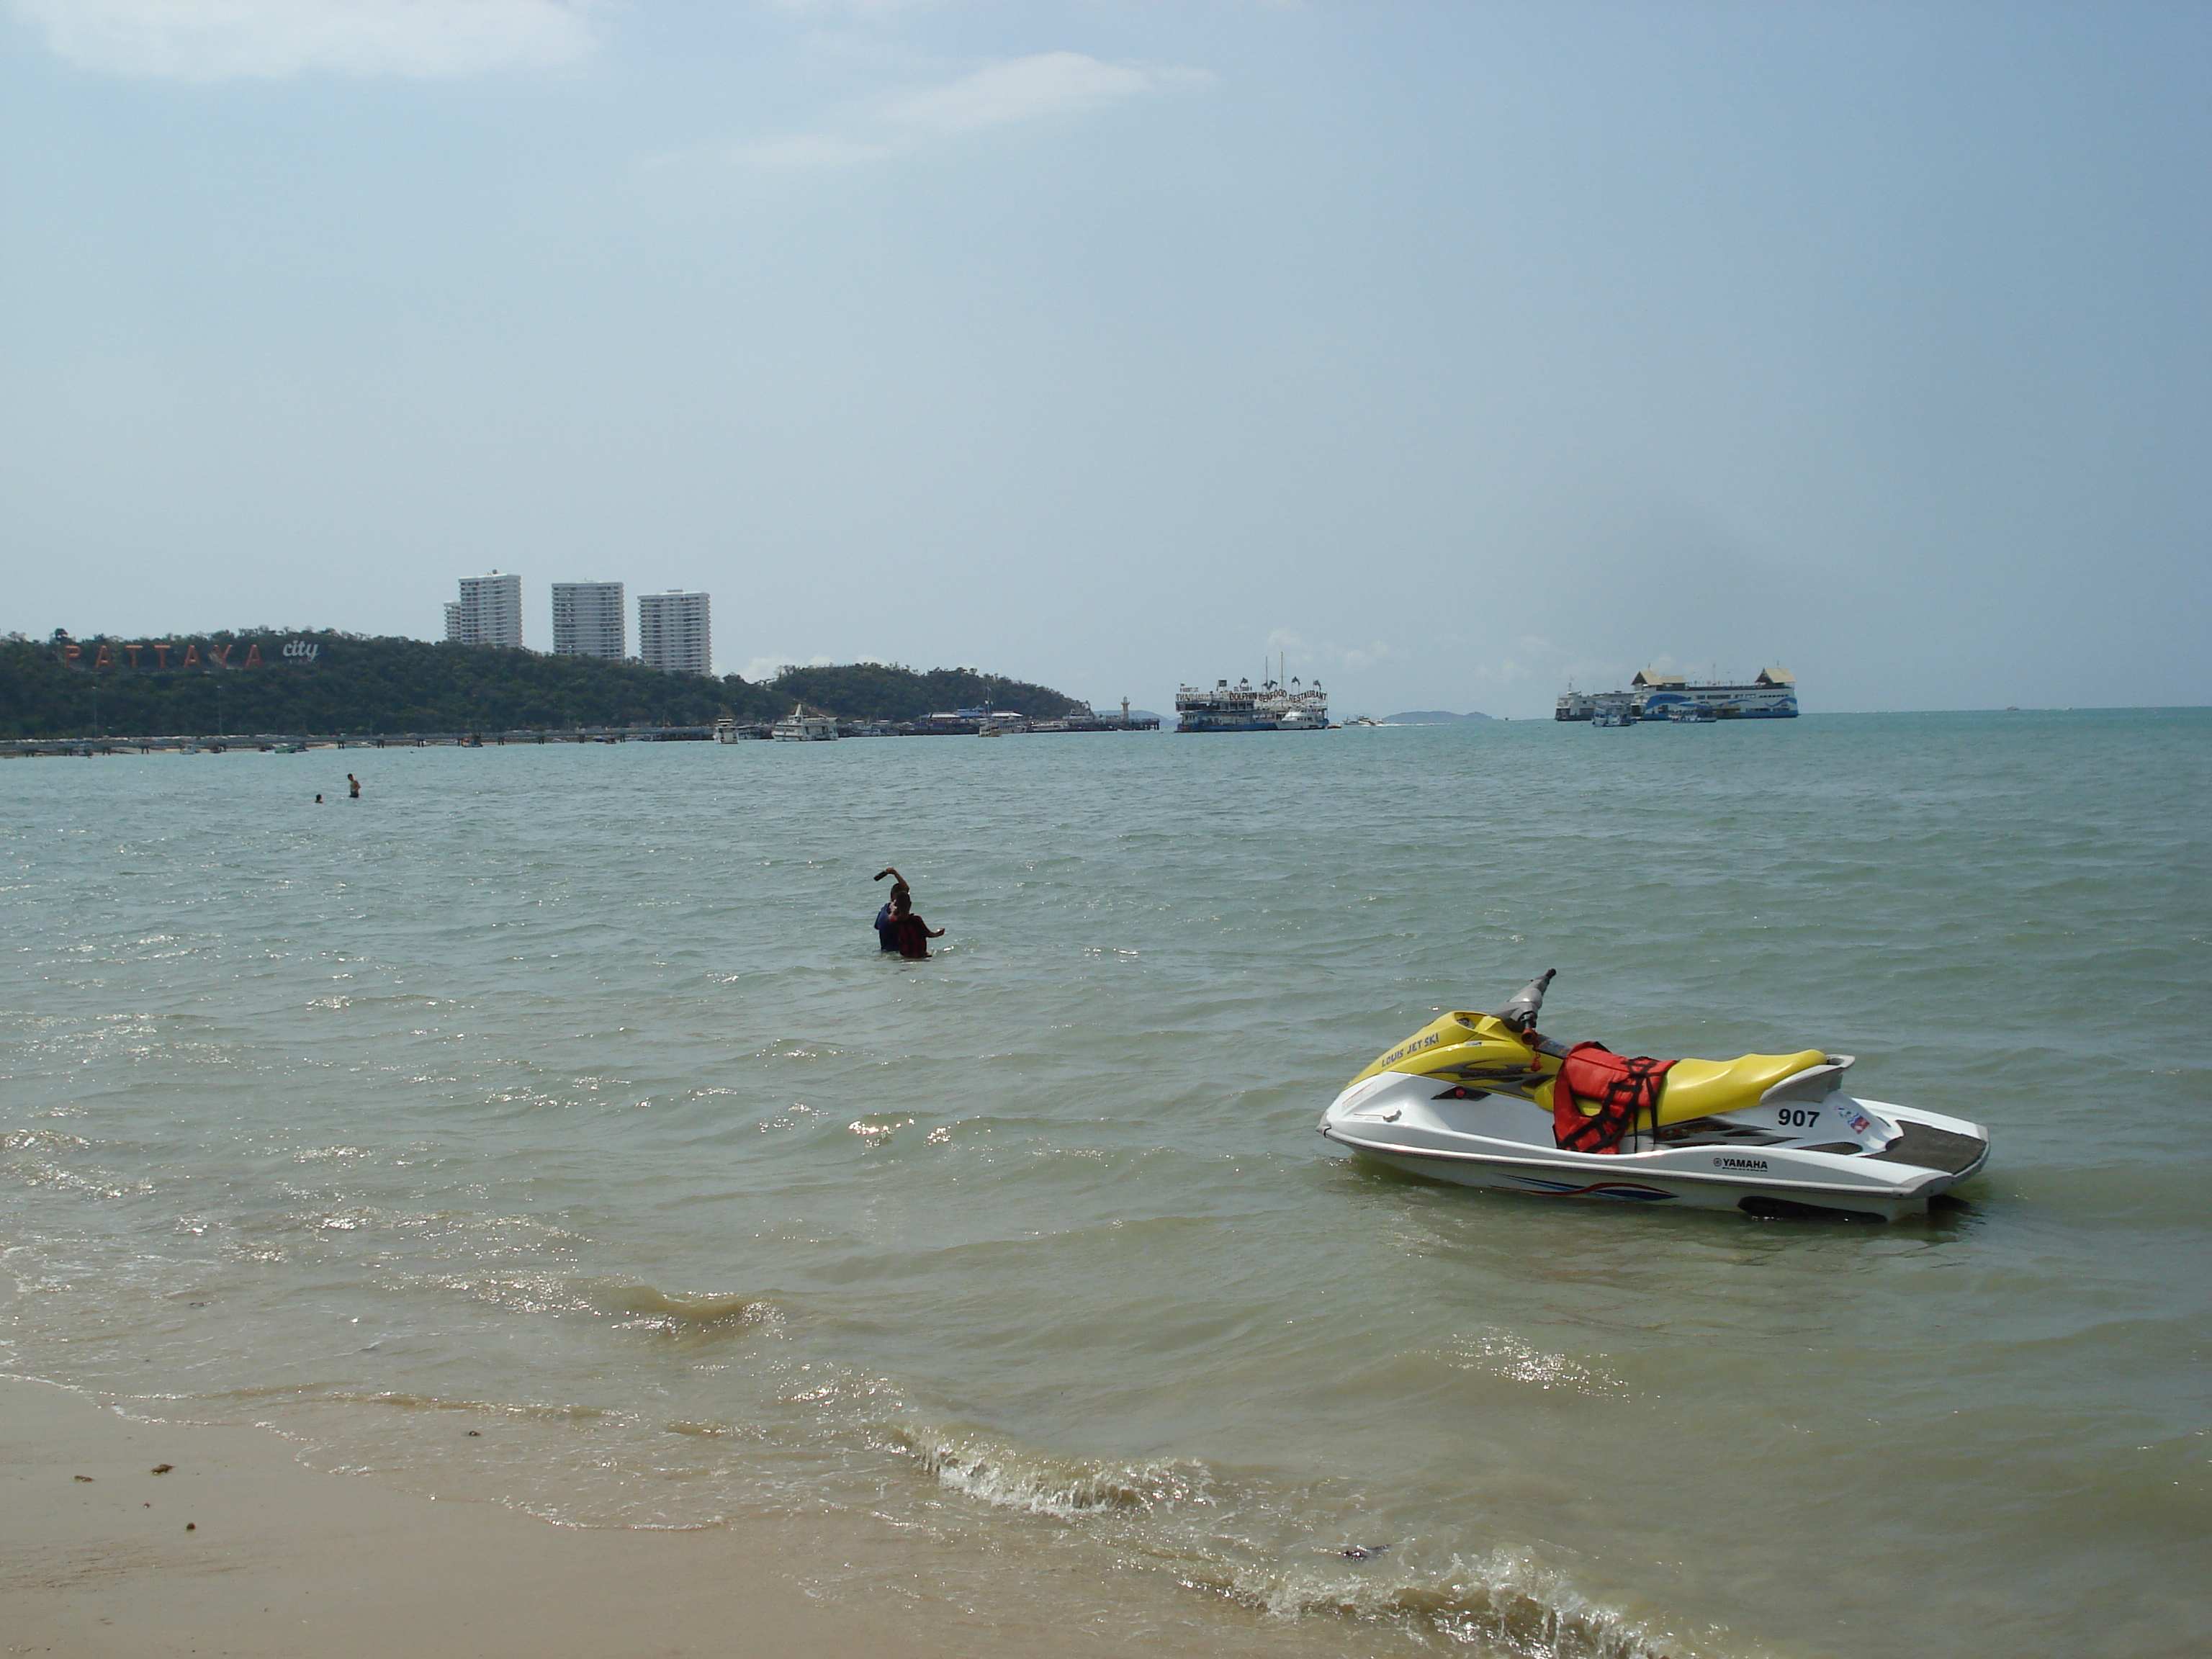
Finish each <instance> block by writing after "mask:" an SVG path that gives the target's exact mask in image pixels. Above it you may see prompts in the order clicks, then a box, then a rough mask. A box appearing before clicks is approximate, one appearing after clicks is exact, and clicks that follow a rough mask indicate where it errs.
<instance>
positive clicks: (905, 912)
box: [890, 893, 945, 960]
mask: <svg viewBox="0 0 2212 1659" xmlns="http://www.w3.org/2000/svg"><path fill="white" fill-rule="evenodd" d="M890 910H891V936H892V937H893V938H894V939H896V940H897V941H898V953H899V954H900V955H901V956H902V957H909V958H921V959H923V960H927V957H928V956H929V941H930V940H932V939H943V938H944V937H945V930H944V929H943V928H942V927H931V926H930V925H929V924H928V923H927V922H926V921H923V920H922V919H921V917H920V916H918V915H915V913H914V899H913V896H911V895H910V894H906V893H902V894H900V895H899V896H897V897H896V898H895V899H893V900H892V901H891V904H890Z"/></svg>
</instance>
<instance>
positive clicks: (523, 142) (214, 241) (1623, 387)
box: [0, 0, 2212, 716]
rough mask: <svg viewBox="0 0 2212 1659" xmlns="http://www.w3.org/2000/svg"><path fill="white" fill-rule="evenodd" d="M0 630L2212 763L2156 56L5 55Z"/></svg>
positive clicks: (336, 12) (455, 34)
mask: <svg viewBox="0 0 2212 1659" xmlns="http://www.w3.org/2000/svg"><path fill="white" fill-rule="evenodd" d="M0 215H4V221H0V222H4V226H5V235H4V241H0V578H4V586H0V629H22V630H24V631H25V632H27V633H32V634H33V635H40V634H44V633H46V632H47V631H48V630H50V629H53V628H54V627H56V626H66V627H68V628H69V629H71V630H72V631H74V632H77V633H88V632H91V631H94V630H106V631H109V632H116V633H125V634H131V633H142V634H152V633H166V632H170V631H178V632H189V631H191V630H195V629H207V628H214V627H225V626H234V625H246V624H254V623H283V624H294V625H301V626H308V625H313V626H325V627H336V628H343V629H355V630H359V631H364V632H372V633H401V634H413V635H423V636H429V637H435V635H437V634H438V633H439V631H440V630H441V625H442V624H441V611H440V606H441V604H442V602H443V601H445V600H447V599H450V598H452V597H453V591H454V590H453V582H454V579H455V578H456V577H458V576H460V575H463V574H474V573H476V572H478V571H481V570H486V569H489V568H495V567H496V568H500V569H502V570H516V571H520V572H521V573H523V575H524V577H525V581H526V589H525V591H526V595H527V605H526V632H527V635H528V637H529V641H530V642H531V643H532V644H534V645H538V646H541V647H543V646H546V645H550V620H549V613H550V607H549V604H548V599H547V591H546V590H547V584H549V583H550V582H551V581H553V580H559V579H568V578H580V577H581V578H603V579H620V580H623V581H626V582H628V583H629V584H630V586H631V588H632V591H633V592H635V591H637V590H640V589H645V588H660V587H668V586H687V587H702V588H706V589H708V590H709V591H710V592H712V593H713V594H714V641H715V654H716V658H717V659H718V665H719V666H720V667H721V668H722V669H724V670H726V671H727V670H732V669H734V670H738V671H755V672H757V671H762V670H763V668H765V667H768V666H771V665H774V664H775V663H777V662H781V661H805V660H810V659H830V660H836V661H845V660H849V659H854V658H856V657H872V658H877V659H884V660H889V661H897V662H906V663H910V664H913V665H916V666H921V667H927V666H932V665H940V664H942V665H955V664H958V665H975V666H981V667H987V668H993V669H997V670H1000V671H1006V672H1008V673H1012V674H1017V675H1019V676H1022V677H1024V678H1035V679H1041V680H1043V681H1046V682H1048V683H1049V684H1054V685H1057V686H1060V687H1061V688H1062V689H1064V690H1069V691H1072V692H1074V693H1076V694H1078V695H1081V696H1091V697H1095V698H1097V699H1098V700H1100V701H1102V702H1105V701H1110V700H1115V699H1118V698H1120V697H1121V696H1130V697H1132V698H1133V699H1134V700H1135V701H1136V702H1138V703H1139V704H1140V705H1143V706H1148V707H1151V708H1162V707H1165V706H1168V705H1167V700H1168V699H1169V698H1170V697H1171V696H1172V695H1173V690H1174V686H1175V684H1176V681H1177V680H1178V679H1179V678H1192V679H1197V678H1205V679H1206V680H1208V681H1210V680H1212V678H1216V677H1218V676H1221V675H1229V676H1231V677H1232V678H1233V677H1234V676H1235V675H1237V673H1240V672H1255V673H1256V671H1258V669H1259V667H1260V664H1261V656H1262V653H1265V652H1267V651H1270V650H1278V649H1279V650H1287V651H1288V653H1289V657H1290V664H1291V671H1293V672H1304V673H1306V674H1309V675H1310V674H1314V673H1318V674H1320V675H1321V676H1322V678H1323V680H1324V682H1325V683H1326V684H1328V685H1329V687H1330V688H1331V690H1332V692H1333V693H1334V697H1333V705H1334V709H1335V711H1336V712H1337V713H1339V714H1352V713H1358V712H1360V711H1362V710H1366V711H1369V712H1372V713H1376V714H1383V713H1388V712H1390V711H1391V710H1394V709H1398V708H1455V709H1468V708H1482V709H1486V710H1488V711H1490V712H1492V713H1497V714H1514V715H1516V716H1519V715H1525V714H1541V713H1543V712H1546V711H1547V710H1548V709H1549V707H1550V704H1551V701H1552V699H1553V696H1555V695H1556V694H1557V692H1558V691H1559V690H1561V689H1563V688H1564V686H1565V683H1566V681H1567V679H1568V678H1569V677H1570V676H1572V677H1573V678H1574V679H1575V681H1576V683H1577V684H1580V685H1583V686H1600V687H1601V686H1604V685H1609V684H1614V683H1616V682H1617V681H1619V680H1620V679H1623V678H1626V675H1628V674H1629V673H1632V672H1633V671H1634V670H1635V669H1636V668H1637V667H1638V666H1639V665H1643V664H1644V663H1646V662H1651V661H1658V662H1662V663H1673V664H1675V665H1682V666H1686V667H1690V668H1692V669H1703V668H1704V667H1705V666H1706V665H1709V664H1717V665H1718V666H1719V667H1720V668H1721V669H1722V670H1723V671H1726V672H1748V671H1752V670H1753V669H1755V668H1757V667H1758V666H1759V665H1760V664H1761V663H1763V662H1771V661H1779V662H1783V663H1786V664H1787V665H1789V666H1790V668H1792V669H1794V670H1795V671H1796V672H1797V674H1798V675H1799V677H1800V679H1801V681H1802V684H1803V690H1804V700H1805V702H1806V706H1807V707H1808V708H1812V709H1835V708H1844V709H1869V708H1973V707H1988V706H1991V705H2002V704H2005V703H2020V704H2023V705H2030V706H2049V705H2052V704H2062V705H2063V704H2139V703H2182V702H2187V703H2203V702H2212V648H2208V637H2207V636H2208V629H2207V623H2208V612H2212V604H2208V600H2212V481H2209V480H2208V472H2209V471H2212V418H2208V416H2212V351H2208V349H2207V347H2208V337H2209V336H2212V326H2209V324H2212V315H2209V314H2208V305H2212V8H2207V7H2206V6H2204V5H2202V4H2188V5H2177V6H2165V7H2161V6H2152V5H2131V4H2111V3H2099V4H2087V3H2084V4H2079V5H2067V6H2057V7H2043V6H2035V5H2027V4H2016V3H2008V4H2002V5H1987V6H1942V5H1930V4H1904V5H1893V6H1881V5H1857V4H1830V5H1805V6H1797V5H1790V4H1784V3H1772V0H1763V3H1757V4H1741V5H1692V4H1676V5H1668V4H1660V3H1652V0H1638V3H1633V4H1620V5H1574V4H1544V5H1515V4H1487V3H1476V0H1463V3H1453V4H1443V3H1437V4H1392V3H1383V0H1365V3H1358V4H1329V3H1310V4H1278V3H1262V0H1152V3H1139V0H1071V3H1054V0H1028V3H1020V4H993V3H972V4H970V3H957V0H943V3H908V4H899V3H852V4H836V3H828V0H823V3H799V0H790V3H767V0H687V3H680V4H678V3H668V4H651V3H641V0H639V3H616V0H603V3H564V0H0ZM632 626H633V629H634V628H635V609H634V607H633V612H632Z"/></svg>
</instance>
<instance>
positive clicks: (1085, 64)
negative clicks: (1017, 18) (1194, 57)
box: [716, 52, 1212, 172]
mask: <svg viewBox="0 0 2212 1659" xmlns="http://www.w3.org/2000/svg"><path fill="white" fill-rule="evenodd" d="M1211 78H1212V77H1211V76H1208V75H1207V74H1206V72H1205V71H1204V70H1192V69H1178V68H1176V67H1173V66H1171V65H1161V64H1109V63H1106V62H1104V61H1103V59H1100V58H1091V57H1086V56H1085V54H1083V53H1082V52H1037V53H1035V54H1033V55H1031V56H1030V57H1027V58H1008V59H1006V60H1005V61H1003V62H1000V63H996V64H985V65H984V66H983V67H982V68H981V69H979V70H973V71H971V72H970V73H969V74H967V75H963V76H960V77H959V78H958V79H957V80H952V81H946V82H942V83H940V84H939V85H937V86H933V87H924V88H920V89H919V90H917V91H913V92H907V93H902V94H896V95H895V96H891V97H889V98H885V99H883V100H878V102H876V103H874V104H872V105H870V106H864V107H862V108H860V109H859V110H856V111H854V112H853V113H852V114H851V115H850V116H849V117H848V118H846V119H845V120H843V121H842V122H840V123H837V124H836V125H831V126H829V127H825V128H823V129H820V130H818V131H811V132H799V133H793V134H789V135H787V136H786V137H781V138H770V139H766V140H763V141H761V142H758V143H747V144H738V145H736V146H734V147H732V148H730V149H723V150H720V151H717V152H716V155H717V156H718V158H719V159H722V160H726V161H734V162H736V163H738V164H739V165H741V166H744V167H752V168H756V169H758V170H762V171H769V172H785V171H793V172H799V171H811V170H821V169H827V168H834V167H859V166H861V165H863V164H865V163H866V162H869V161H885V160H888V159H889V158H890V157H892V156H894V155H903V154H905V153H906V152H907V151H908V150H911V149H916V148H918V147H919V146H921V145H922V144H925V143H929V142H930V141H931V140H933V139H937V138H946V137H955V136H957V135H958V134H961V133H967V132H978V131H983V130H984V129H986V128H988V127H1001V126H1010V125H1013V124H1015V123H1017V122H1021V121H1035V120H1040V119H1042V118H1046V117H1049V116H1055V115H1073V114H1079V113H1081V112H1085V111H1089V110H1096V109H1104V108H1106V107H1107V106H1109V105H1112V104H1118V103H1121V102H1122V101H1123V100H1127V99H1130V98H1135V97H1139V96H1141V95H1143V94H1146V93H1152V92H1160V91H1164V90H1167V89H1169V88H1176V87H1193V86H1202V85H1204V84H1205V83H1206V82H1207V81H1208V80H1210V79H1211Z"/></svg>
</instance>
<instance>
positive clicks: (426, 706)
mask: <svg viewBox="0 0 2212 1659" xmlns="http://www.w3.org/2000/svg"><path fill="white" fill-rule="evenodd" d="M293 641H299V642H301V644H302V646H313V647H315V654H314V655H313V658H312V659H301V658H300V657H298V656H295V657H293V658H289V659H288V658H286V657H285V656H284V655H283V649H284V647H285V646H286V645H287V644H288V643H290V642H293ZM132 645H136V646H138V647H141V649H140V650H139V652H138V665H137V666H135V667H134V666H132V665H131V662H130V658H129V654H128V649H127V647H129V646H132ZM155 645H159V646H161V647H164V648H165V649H164V651H163V652H162V653H156V652H155V649H154V647H155ZM72 646H73V647H75V648H76V655H75V657H74V658H73V659H72V658H71V657H70V656H69V654H68V650H69V647H72ZM103 646H105V647H106V648H107V655H108V661H107V665H106V666H96V664H97V663H98V662H99V661H100V647H103ZM255 653H258V657H259V661H258V664H257V665H254V666H252V667H248V666H246V661H247V659H249V657H250V656H252V655H253V654H255ZM188 654H189V655H190V656H191V657H193V658H194V659H195V660H194V661H192V662H191V663H190V664H189V665H188V664H187V663H186V661H185V659H186V657H187V655H188ZM162 655H166V657H167V663H166V665H163V664H162V663H161V656H162ZM801 700H804V701H805V703H806V704H807V706H808V707H810V708H820V709H824V710H826V711H828V712H829V713H830V714H836V715H839V716H842V717H843V718H845V719H848V720H912V719H914V718H915V717H916V716H917V715H920V714H928V713H932V712H933V711H935V710H938V709H943V708H957V707H965V706H968V705H970V704H974V703H979V702H986V701H988V702H994V703H995V704H996V705H997V706H998V707H1000V708H1010V709H1017V710H1018V711H1020V712H1021V713H1024V714H1047V715H1048V714H1060V713H1062V712H1063V711H1065V710H1066V708H1068V707H1070V702H1069V700H1068V699H1067V698H1066V697H1065V696H1062V695H1061V694H1060V693H1059V692H1057V691H1054V690H1051V689H1049V688H1048V687H1046V686H1041V685H1031V684H1026V683H1024V682H1023V681H1019V680H1010V679H1006V678H1002V677H1000V676H999V675H995V674H983V673H979V672H977V671H975V670H972V669H933V670H931V671H929V672H927V673H926V674H925V673H916V672H915V671H913V670H911V669H907V668H893V667H885V666H883V665H878V664H875V663H856V664H853V665H849V666H846V667H837V668H787V669H786V670H784V671H783V672H782V673H781V675H779V676H778V678H775V680H773V681H770V682H769V683H768V684H753V683H751V682H749V681H746V680H744V679H741V678H738V676H736V675H734V674H731V675H726V676H724V677H722V678H710V677H708V676H706V675H695V674H664V673H662V672H660V671H659V670H657V669H652V668H647V667H645V666H644V665H641V664H639V663H634V662H610V661H607V660H605V659H602V658H596V657H555V656H546V655H541V654H540V653H537V652H533V651H519V650H514V649H512V648H510V647H501V646H489V645H481V646H477V645H445V644H431V643H428V642H427V641H422V640H406V639H373V638H368V637H366V636H363V635H355V634H341V633H336V632H331V631H328V630H310V629H244V630H240V631H238V632H235V633H231V632H225V633H216V634H208V635H190V636H174V635H173V636H171V637H169V638H167V639H163V640H161V641H123V640H120V639H107V638H99V637H96V638H93V639H86V640H68V639H66V637H65V636H63V637H58V638H57V639H56V640H54V641H32V640H27V639H25V638H23V637H21V635H16V636H15V637H12V638H10V639H7V640H0V738H81V737H165V736H179V735H191V736H215V735H217V734H219V733H222V734H228V735H231V736H252V734H254V733H257V732H293V733H301V734H312V735H318V736H336V735H338V734H345V735H349V736H362V737H366V736H400V735H404V734H405V733H408V732H479V731H481V732H493V731H517V730H521V731H529V730H541V731H570V730H574V729H575V728H576V727H579V726H705V725H711V724H712V723H713V722H714V721H715V720H719V719H721V718H723V717H724V716H729V717H732V718H734V719H737V720H773V719H775V718H776V717H778V716H780V715H782V714H788V713H789V712H790V711H791V706H792V705H793V703H794V702H799V701H801Z"/></svg>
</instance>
